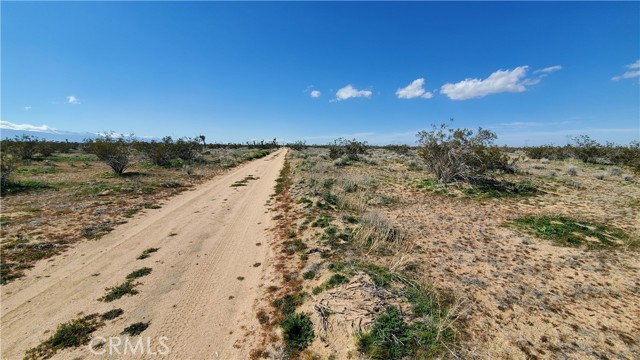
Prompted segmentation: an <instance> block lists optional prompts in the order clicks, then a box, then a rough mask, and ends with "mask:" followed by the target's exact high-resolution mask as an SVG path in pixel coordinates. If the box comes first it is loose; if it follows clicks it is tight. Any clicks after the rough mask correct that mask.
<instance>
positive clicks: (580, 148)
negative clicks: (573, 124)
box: [572, 135, 602, 162]
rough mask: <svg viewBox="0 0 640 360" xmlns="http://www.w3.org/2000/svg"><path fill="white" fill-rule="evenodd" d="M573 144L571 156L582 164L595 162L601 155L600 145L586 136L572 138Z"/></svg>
mask: <svg viewBox="0 0 640 360" xmlns="http://www.w3.org/2000/svg"><path fill="white" fill-rule="evenodd" d="M573 143H574V146H573V149H572V150H573V155H574V156H575V157H576V158H578V159H580V160H582V161H583V162H595V161H596V159H597V158H598V157H600V155H601V154H602V151H601V150H602V145H600V144H599V143H598V142H597V141H595V140H593V139H591V138H590V137H589V136H588V135H579V136H576V137H574V138H573Z"/></svg>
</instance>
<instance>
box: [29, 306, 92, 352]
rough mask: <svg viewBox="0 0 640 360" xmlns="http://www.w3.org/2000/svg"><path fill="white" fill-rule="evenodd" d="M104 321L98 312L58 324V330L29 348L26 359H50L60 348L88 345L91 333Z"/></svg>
mask: <svg viewBox="0 0 640 360" xmlns="http://www.w3.org/2000/svg"><path fill="white" fill-rule="evenodd" d="M102 325H104V323H103V322H102V321H101V320H100V318H99V315H98V314H91V315H87V316H84V317H82V318H79V319H75V320H72V321H70V322H67V323H64V324H60V325H58V328H57V329H56V332H55V333H54V334H53V335H52V336H51V337H50V338H49V339H47V340H46V341H44V342H43V343H42V344H40V345H38V346H37V347H35V348H32V349H30V350H27V352H26V353H25V356H24V359H25V360H37V359H48V358H50V357H52V356H53V355H55V353H56V352H58V350H62V349H66V348H73V347H78V346H82V345H86V344H88V343H89V341H91V334H93V332H94V331H96V330H97V329H98V328H100V327H101V326H102Z"/></svg>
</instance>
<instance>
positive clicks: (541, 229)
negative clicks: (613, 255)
mask: <svg viewBox="0 0 640 360" xmlns="http://www.w3.org/2000/svg"><path fill="white" fill-rule="evenodd" d="M513 222H514V223H515V224H516V225H517V228H518V229H521V230H523V231H525V232H527V233H530V234H532V235H535V236H537V237H540V238H543V239H547V240H551V241H553V242H554V243H556V244H558V245H561V246H572V247H575V246H586V247H587V248H590V249H601V248H610V247H616V246H622V245H630V244H631V239H630V238H629V235H627V234H626V233H624V232H623V231H621V230H619V229H615V228H611V227H608V226H605V225H601V224H596V223H590V222H586V221H578V220H574V219H570V218H567V217H563V216H541V217H533V216H531V217H524V218H519V219H515V220H513ZM634 243H635V242H634Z"/></svg>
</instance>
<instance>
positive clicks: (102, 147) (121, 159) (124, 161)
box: [89, 134, 133, 174]
mask: <svg viewBox="0 0 640 360" xmlns="http://www.w3.org/2000/svg"><path fill="white" fill-rule="evenodd" d="M132 144H133V141H132V139H131V138H129V139H125V138H124V137H120V138H117V139H116V138H114V137H113V135H112V134H105V135H104V136H103V137H101V138H99V139H95V140H92V141H91V142H89V148H90V149H91V152H92V153H94V154H95V155H96V156H97V157H98V159H99V160H100V161H102V162H104V163H105V164H107V165H108V166H109V167H110V168H111V169H112V170H113V171H114V172H115V173H116V174H122V173H123V172H124V171H125V170H126V169H127V168H128V167H129V166H130V165H131V163H130V162H131V151H132Z"/></svg>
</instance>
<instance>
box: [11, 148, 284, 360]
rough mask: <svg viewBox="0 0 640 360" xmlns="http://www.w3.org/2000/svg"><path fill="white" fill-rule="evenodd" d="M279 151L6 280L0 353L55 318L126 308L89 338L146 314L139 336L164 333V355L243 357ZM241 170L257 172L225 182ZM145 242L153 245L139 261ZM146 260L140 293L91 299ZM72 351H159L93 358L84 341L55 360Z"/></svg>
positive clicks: (27, 344)
mask: <svg viewBox="0 0 640 360" xmlns="http://www.w3.org/2000/svg"><path fill="white" fill-rule="evenodd" d="M285 153H286V150H281V151H278V152H276V153H274V154H271V155H269V156H267V157H266V158H263V159H258V160H255V161H252V162H250V163H247V164H245V165H242V166H240V167H238V168H237V169H234V170H232V171H231V172H229V173H227V174H225V175H222V176H220V177H218V178H216V179H213V180H211V181H210V182H207V183H206V184H203V185H201V186H200V187H198V188H196V189H195V190H193V191H189V192H186V193H183V194H181V195H179V196H177V197H176V198H174V199H172V200H170V201H169V202H167V203H166V204H165V205H164V206H163V207H162V208H161V209H159V210H152V211H149V212H147V213H146V214H145V215H142V216H140V217H137V218H134V219H133V220H132V221H131V222H129V223H128V224H125V225H122V226H120V227H118V228H117V229H116V230H114V231H113V232H112V233H110V234H108V235H106V236H105V237H103V238H102V239H100V240H97V241H87V242H84V243H81V244H78V245H77V246H76V247H74V248H73V249H71V250H69V251H68V252H67V253H65V255H63V256H58V257H56V258H54V259H53V260H52V261H50V262H45V263H39V264H37V265H36V267H35V268H34V269H33V270H32V271H30V273H29V276H28V277H27V278H26V279H24V280H23V281H20V280H19V281H16V282H14V283H10V284H8V285H6V286H3V287H2V344H1V345H2V359H22V357H23V355H24V352H25V351H26V350H27V349H29V348H31V347H33V346H36V345H37V344H39V343H40V342H41V341H43V340H45V339H46V338H47V337H48V336H50V335H51V333H50V332H51V331H53V330H55V328H56V326H57V325H58V324H60V323H62V322H66V321H69V320H71V319H73V318H76V317H77V316H78V314H80V313H84V314H89V313H94V312H104V311H107V310H110V309H113V308H122V309H123V310H124V311H125V313H124V315H123V316H122V317H121V318H119V319H116V320H114V321H113V322H108V323H107V325H105V326H104V327H103V328H101V329H100V330H98V331H97V332H96V333H95V335H96V336H102V337H106V338H108V337H110V336H120V335H119V333H120V332H121V331H122V329H123V328H124V327H125V326H128V325H130V324H131V323H135V322H138V321H145V322H146V321H150V322H151V324H150V326H149V328H148V329H147V330H145V331H144V332H143V333H142V336H143V337H145V338H146V337H149V338H150V339H151V341H152V343H155V344H157V340H158V338H159V337H161V336H163V337H166V339H167V340H166V341H165V342H166V343H167V345H168V346H169V347H170V348H171V352H170V354H169V355H167V357H166V358H171V359H173V358H182V359H194V360H195V359H216V358H219V359H230V358H247V357H248V352H249V350H250V347H251V345H252V342H253V337H252V336H251V333H252V331H255V330H257V329H258V327H259V325H258V322H257V320H256V319H255V309H254V308H253V307H254V302H255V300H256V297H257V296H258V295H259V289H260V282H261V278H262V277H263V276H264V274H263V271H264V269H265V268H266V266H265V265H266V263H267V262H268V256H269V251H270V250H269V248H268V246H267V245H268V244H269V243H270V242H269V241H268V238H269V236H270V234H269V233H268V232H267V229H268V228H269V227H271V226H272V221H271V219H270V215H269V213H268V211H267V208H266V206H265V205H264V204H265V203H266V202H267V201H268V200H269V196H270V195H271V194H272V193H273V191H274V190H273V188H274V186H275V179H276V178H277V177H278V173H279V171H280V169H281V167H282V165H283V163H284V156H285ZM247 175H253V176H255V177H258V179H256V180H250V181H248V182H247V184H246V186H241V187H231V184H233V183H234V182H236V181H238V180H242V179H243V178H245V177H246V176H247ZM256 243H261V244H263V246H256ZM149 247H157V248H160V250H159V251H158V252H155V253H153V254H151V256H150V257H149V258H147V259H144V260H136V257H137V256H138V255H139V254H140V253H141V252H142V251H143V250H145V249H147V248H149ZM257 264H260V265H257ZM254 265H256V266H254ZM143 266H148V267H151V268H152V269H153V271H152V273H151V274H150V275H149V276H146V277H144V278H142V279H140V282H142V283H143V284H142V285H140V286H138V288H137V289H138V290H139V291H140V293H139V294H138V295H135V296H125V297H123V298H121V299H118V300H116V301H114V302H112V303H108V304H105V303H102V302H99V301H97V300H96V299H97V298H99V297H100V296H102V295H103V294H104V288H105V287H107V286H114V285H116V284H119V283H121V282H122V281H124V279H125V277H126V275H127V274H128V273H130V272H131V271H133V270H135V269H138V268H141V267H143ZM238 277H243V279H242V280H239V278H238ZM132 340H133V338H132ZM77 357H83V358H101V359H104V358H159V356H158V355H153V356H150V355H141V354H140V353H138V354H135V355H131V354H129V355H113V356H108V354H106V355H103V356H95V355H92V354H91V353H90V352H89V351H88V348H87V347H83V348H78V349H76V350H72V351H63V352H59V353H58V354H57V355H56V356H55V357H54V358H60V359H64V358H69V359H73V358H77Z"/></svg>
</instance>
